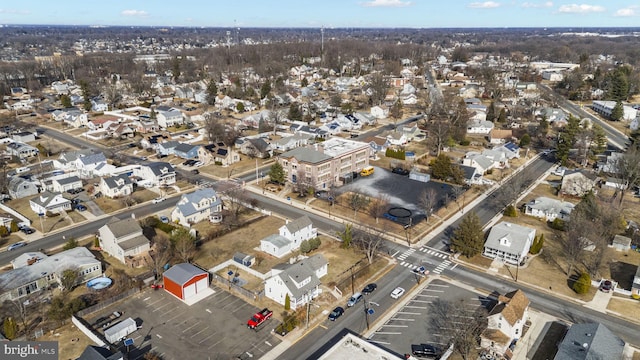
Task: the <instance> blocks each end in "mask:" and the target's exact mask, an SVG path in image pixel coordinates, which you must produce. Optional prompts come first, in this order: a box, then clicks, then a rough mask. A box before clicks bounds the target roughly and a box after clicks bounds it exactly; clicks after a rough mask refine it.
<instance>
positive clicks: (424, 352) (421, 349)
mask: <svg viewBox="0 0 640 360" xmlns="http://www.w3.org/2000/svg"><path fill="white" fill-rule="evenodd" d="M411 353H412V354H413V356H417V357H424V358H436V357H437V356H438V354H439V353H440V350H439V349H438V348H437V347H435V346H433V345H429V344H418V345H416V344H413V345H411Z"/></svg>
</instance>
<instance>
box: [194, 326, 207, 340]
mask: <svg viewBox="0 0 640 360" xmlns="http://www.w3.org/2000/svg"><path fill="white" fill-rule="evenodd" d="M208 328H209V327H208V326H207V327H206V328H204V329H202V330H200V331H198V332H197V333H195V334H193V335H192V336H191V337H192V338H194V337H196V335H198V334H200V333H201V332H203V331H205V330H207V329H208Z"/></svg>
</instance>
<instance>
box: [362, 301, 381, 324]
mask: <svg viewBox="0 0 640 360" xmlns="http://www.w3.org/2000/svg"><path fill="white" fill-rule="evenodd" d="M362 304H363V305H364V318H365V321H366V322H367V330H369V315H373V314H374V313H375V311H374V310H373V309H372V308H371V306H370V305H375V306H380V304H378V303H375V302H373V301H367V299H365V300H364V301H363V302H362Z"/></svg>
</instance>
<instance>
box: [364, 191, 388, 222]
mask: <svg viewBox="0 0 640 360" xmlns="http://www.w3.org/2000/svg"><path fill="white" fill-rule="evenodd" d="M388 208H389V195H387V194H379V195H378V196H376V197H375V198H374V199H373V200H372V201H371V203H370V204H369V214H370V215H371V216H373V217H374V218H375V219H376V224H377V223H378V219H380V218H381V217H382V215H384V213H385V212H387V209H388Z"/></svg>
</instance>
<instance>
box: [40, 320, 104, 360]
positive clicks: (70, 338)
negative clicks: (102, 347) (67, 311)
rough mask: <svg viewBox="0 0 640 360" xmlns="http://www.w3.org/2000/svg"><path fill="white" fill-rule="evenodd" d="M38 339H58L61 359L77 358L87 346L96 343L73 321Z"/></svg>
mask: <svg viewBox="0 0 640 360" xmlns="http://www.w3.org/2000/svg"><path fill="white" fill-rule="evenodd" d="M38 340H40V341H57V342H58V351H59V353H60V355H59V357H58V358H60V359H77V358H78V357H80V355H81V354H82V352H83V351H84V349H85V348H86V347H87V346H89V345H95V344H94V343H93V341H91V340H90V339H89V338H88V337H87V336H85V335H84V334H83V333H82V332H81V331H80V330H78V328H77V327H76V326H75V325H73V324H72V323H68V324H66V325H63V326H62V327H60V328H58V329H56V330H51V331H50V332H49V333H46V334H44V336H42V337H41V338H39V339H38Z"/></svg>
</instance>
